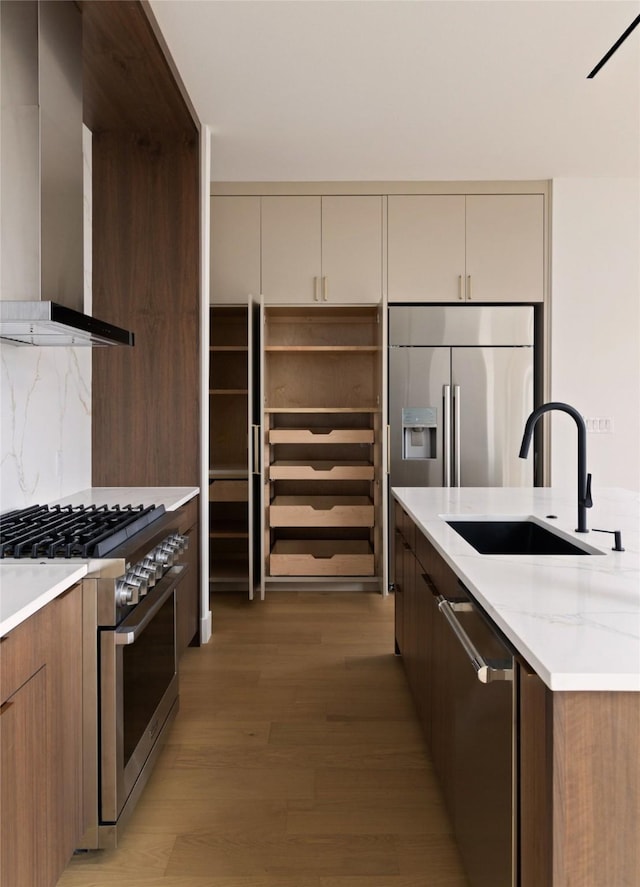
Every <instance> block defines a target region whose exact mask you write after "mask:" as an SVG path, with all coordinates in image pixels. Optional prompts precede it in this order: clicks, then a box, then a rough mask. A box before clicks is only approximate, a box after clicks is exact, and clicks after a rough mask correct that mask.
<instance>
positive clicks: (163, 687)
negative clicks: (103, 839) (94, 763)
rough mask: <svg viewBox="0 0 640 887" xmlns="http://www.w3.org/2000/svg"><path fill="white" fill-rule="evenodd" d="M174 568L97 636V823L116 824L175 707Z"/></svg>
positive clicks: (178, 577) (180, 571) (177, 574)
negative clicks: (98, 644) (125, 614)
mask: <svg viewBox="0 0 640 887" xmlns="http://www.w3.org/2000/svg"><path fill="white" fill-rule="evenodd" d="M186 572H187V567H186V566H184V565H180V566H174V567H172V568H171V569H170V570H168V571H167V573H166V574H165V575H164V577H163V578H162V580H161V581H160V582H159V583H158V584H157V585H155V586H154V587H153V588H152V589H151V591H150V592H149V593H148V594H147V595H146V596H145V597H144V598H143V599H142V601H141V602H140V603H139V604H138V605H137V606H136V608H135V609H134V610H133V611H132V612H131V613H130V614H129V615H128V616H127V618H126V619H124V620H123V621H122V622H121V623H120V625H118V626H117V628H115V629H113V628H112V629H101V630H100V738H101V743H100V745H101V748H100V773H101V780H100V782H101V785H100V821H101V824H111V823H116V822H117V820H118V817H119V816H120V813H121V812H122V809H123V807H124V805H125V804H126V802H127V799H128V798H129V796H130V794H131V792H132V791H133V789H134V787H135V786H136V782H137V781H138V779H139V777H140V775H141V773H142V772H143V768H144V765H145V763H146V761H147V759H148V758H149V755H150V754H151V753H152V751H153V749H154V747H155V746H156V744H157V743H158V742H159V741H160V739H161V738H162V734H163V731H164V730H165V728H166V727H168V725H169V723H170V721H171V719H172V715H174V714H175V712H176V711H177V706H178V672H177V655H176V620H175V598H176V589H177V587H178V585H179V584H180V582H182V580H183V578H184V576H185V574H186Z"/></svg>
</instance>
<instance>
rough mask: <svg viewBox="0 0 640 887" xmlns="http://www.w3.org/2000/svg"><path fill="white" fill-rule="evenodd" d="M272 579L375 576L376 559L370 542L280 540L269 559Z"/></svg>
mask: <svg viewBox="0 0 640 887" xmlns="http://www.w3.org/2000/svg"><path fill="white" fill-rule="evenodd" d="M269 572H270V574H271V575H272V576H372V575H373V572H374V556H373V553H372V552H371V546H370V545H369V544H368V543H367V542H358V541H345V540H340V541H337V540H313V539H309V540H279V541H278V542H276V543H275V545H274V547H273V549H272V551H271V554H270V556H269Z"/></svg>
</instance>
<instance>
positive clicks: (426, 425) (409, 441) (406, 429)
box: [402, 407, 437, 459]
mask: <svg viewBox="0 0 640 887" xmlns="http://www.w3.org/2000/svg"><path fill="white" fill-rule="evenodd" d="M436 431H437V410H436V408H435V407H405V408H403V410H402V458H403V459H435V458H437V453H436Z"/></svg>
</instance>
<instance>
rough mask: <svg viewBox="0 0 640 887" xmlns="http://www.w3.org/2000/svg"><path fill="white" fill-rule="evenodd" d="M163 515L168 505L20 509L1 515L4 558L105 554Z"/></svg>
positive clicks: (0, 541) (0, 545)
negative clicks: (165, 506)
mask: <svg viewBox="0 0 640 887" xmlns="http://www.w3.org/2000/svg"><path fill="white" fill-rule="evenodd" d="M164 513H165V508H164V505H159V506H156V505H150V506H146V507H145V506H143V505H137V506H134V505H125V506H122V507H121V506H120V505H114V506H107V505H102V506H98V505H79V506H72V505H50V506H47V505H33V506H32V507H31V508H24V509H18V510H17V511H11V512H8V513H7V514H3V515H2V516H0V558H72V557H94V558H99V557H105V556H106V555H107V554H108V553H109V552H111V551H113V550H114V549H115V548H117V547H118V546H120V545H122V544H123V543H125V542H127V541H128V540H129V539H131V538H132V537H133V536H135V534H136V533H139V532H140V531H141V530H143V529H144V528H145V527H147V526H149V524H152V523H154V521H156V520H158V519H159V518H161V517H162V515H163V514H164Z"/></svg>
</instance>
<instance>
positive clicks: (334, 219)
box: [320, 196, 382, 303]
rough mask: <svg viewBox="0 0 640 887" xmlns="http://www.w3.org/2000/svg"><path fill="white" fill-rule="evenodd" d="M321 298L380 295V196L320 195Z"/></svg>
mask: <svg viewBox="0 0 640 887" xmlns="http://www.w3.org/2000/svg"><path fill="white" fill-rule="evenodd" d="M320 298H321V299H322V301H327V302H371V303H375V302H379V301H380V299H381V298H382V198H381V197H375V196H366V197H342V196H341V197H323V198H322V287H321V292H320Z"/></svg>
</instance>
